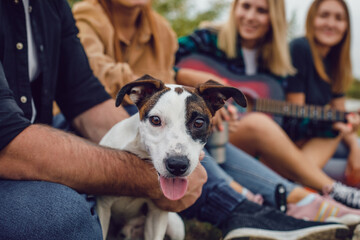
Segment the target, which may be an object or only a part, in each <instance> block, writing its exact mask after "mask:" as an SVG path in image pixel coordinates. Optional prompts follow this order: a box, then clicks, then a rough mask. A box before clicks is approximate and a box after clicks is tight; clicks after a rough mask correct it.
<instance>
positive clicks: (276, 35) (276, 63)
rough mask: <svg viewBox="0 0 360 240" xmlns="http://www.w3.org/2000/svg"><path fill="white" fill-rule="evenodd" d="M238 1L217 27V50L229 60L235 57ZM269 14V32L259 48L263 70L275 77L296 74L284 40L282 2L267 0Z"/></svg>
mask: <svg viewBox="0 0 360 240" xmlns="http://www.w3.org/2000/svg"><path fill="white" fill-rule="evenodd" d="M238 1H239V0H235V1H233V3H232V6H231V10H230V16H229V18H228V20H227V22H225V23H224V24H222V25H221V26H220V27H219V34H218V48H219V49H221V50H222V51H224V52H225V53H226V55H227V56H228V57H229V58H235V57H236V56H237V40H238V38H237V36H238V30H237V27H236V23H235V8H236V5H237V3H238ZM267 1H268V4H269V14H270V25H271V27H270V30H269V31H268V32H267V33H266V35H265V37H264V39H262V44H261V46H260V57H261V59H262V61H263V62H262V63H263V64H264V65H265V68H267V69H268V70H270V72H272V73H273V74H275V75H279V76H287V75H289V74H290V75H292V74H294V73H295V72H296V70H295V68H294V67H293V66H292V64H291V57H290V53H289V47H288V43H287V39H286V31H287V23H286V16H285V4H284V0H267Z"/></svg>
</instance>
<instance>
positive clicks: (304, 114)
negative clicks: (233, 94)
mask: <svg viewBox="0 0 360 240" xmlns="http://www.w3.org/2000/svg"><path fill="white" fill-rule="evenodd" d="M176 66H177V67H180V68H189V69H193V70H199V71H203V72H208V73H212V74H214V75H215V76H218V77H220V78H222V79H223V80H224V81H225V82H227V83H228V84H229V85H230V86H233V87H236V88H238V89H240V90H241V91H242V92H243V93H244V94H245V95H246V97H247V99H248V102H249V106H250V107H249V108H250V109H251V110H254V111H260V112H265V113H268V114H272V117H273V119H274V120H275V121H276V122H277V123H279V124H280V125H282V127H283V129H284V130H285V131H286V132H287V134H288V135H289V137H290V138H291V139H293V140H294V141H297V140H300V139H307V138H312V137H335V136H337V134H338V133H337V132H336V131H334V130H332V124H333V122H335V121H343V122H344V121H345V113H342V112H339V111H335V110H329V109H324V108H323V107H321V106H306V105H305V106H298V105H294V104H290V103H287V102H284V100H285V94H284V90H283V88H282V86H281V84H280V83H279V82H278V81H277V80H275V79H274V78H272V77H270V76H267V75H263V74H257V75H252V76H247V75H239V74H237V73H235V72H234V71H232V70H231V65H230V64H229V65H226V63H225V64H222V63H220V62H218V61H217V60H215V59H214V58H213V57H211V56H208V55H204V54H198V53H194V54H190V55H188V56H186V57H184V58H182V59H181V60H180V61H179V62H178V64H177V65H176ZM266 99H269V100H270V99H271V100H270V101H264V100H266ZM260 100H261V101H260ZM272 100H275V101H272ZM234 105H236V104H235V103H234ZM237 107H238V110H239V112H240V114H244V111H245V110H244V109H242V108H241V107H240V106H237ZM283 117H284V118H283Z"/></svg>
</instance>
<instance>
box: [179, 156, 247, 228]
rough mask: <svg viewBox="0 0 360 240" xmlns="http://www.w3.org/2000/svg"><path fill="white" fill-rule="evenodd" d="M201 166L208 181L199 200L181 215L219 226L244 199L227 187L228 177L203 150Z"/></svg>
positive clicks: (229, 178)
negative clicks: (203, 156) (203, 155)
mask: <svg viewBox="0 0 360 240" xmlns="http://www.w3.org/2000/svg"><path fill="white" fill-rule="evenodd" d="M205 154H206V156H205V158H204V159H203V160H202V161H201V164H202V165H203V166H204V168H205V169H206V172H207V175H208V180H207V182H206V183H205V184H204V186H203V190H202V194H201V196H200V198H199V199H198V200H197V201H196V202H195V204H194V205H192V206H191V207H190V208H188V209H186V210H185V211H183V212H182V213H181V215H182V216H183V217H186V218H197V219H198V220H200V221H206V222H210V223H212V224H214V225H215V226H219V225H220V224H221V223H223V221H224V220H226V219H227V218H228V217H229V216H230V214H231V213H232V211H233V210H234V209H235V208H236V207H237V206H238V205H239V204H240V203H241V202H243V201H244V200H245V197H244V196H243V195H241V194H239V193H237V192H236V191H234V190H233V189H232V188H231V187H230V186H229V181H230V180H231V177H229V176H228V175H227V174H226V173H225V172H224V171H223V170H222V169H221V168H220V166H219V165H218V164H217V163H216V162H215V159H213V158H212V157H211V156H210V155H209V154H208V153H207V151H206V150H205Z"/></svg>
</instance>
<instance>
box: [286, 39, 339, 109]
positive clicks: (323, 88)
mask: <svg viewBox="0 0 360 240" xmlns="http://www.w3.org/2000/svg"><path fill="white" fill-rule="evenodd" d="M290 53H291V58H292V63H293V65H294V67H295V68H296V69H297V73H296V74H295V75H294V76H289V77H288V78H287V79H286V81H285V91H286V93H304V94H305V103H306V104H314V105H322V106H323V105H326V104H328V103H330V101H331V100H332V99H333V98H338V97H343V96H344V94H335V93H333V92H332V90H331V85H330V83H328V82H326V81H324V80H323V79H322V78H321V77H320V76H319V74H318V73H317V71H316V69H315V64H314V60H313V57H312V53H311V49H310V45H309V42H308V40H307V39H306V38H305V37H302V38H297V39H294V40H293V41H292V42H291V43H290ZM324 65H325V68H326V66H328V59H325V60H324Z"/></svg>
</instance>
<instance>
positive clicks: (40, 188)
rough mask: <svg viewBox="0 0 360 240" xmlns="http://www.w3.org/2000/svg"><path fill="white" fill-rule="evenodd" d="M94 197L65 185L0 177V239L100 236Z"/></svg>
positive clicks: (76, 239)
mask: <svg viewBox="0 0 360 240" xmlns="http://www.w3.org/2000/svg"><path fill="white" fill-rule="evenodd" d="M94 207H95V201H94V199H91V198H89V197H87V196H86V195H83V194H79V193H77V192H76V191H74V190H73V189H71V188H69V187H66V186H64V185H60V184H56V183H50V182H42V181H11V180H0V239H7V240H12V239H14V240H18V239H27V240H43V239H44V240H45V239H46V240H48V239H52V240H63V239H67V240H100V239H102V232H101V226H100V223H99V219H98V216H97V214H96V212H95V209H94Z"/></svg>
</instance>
